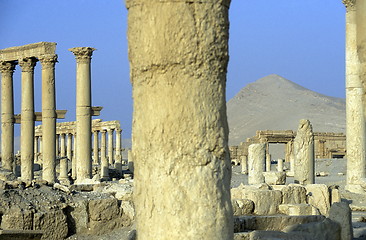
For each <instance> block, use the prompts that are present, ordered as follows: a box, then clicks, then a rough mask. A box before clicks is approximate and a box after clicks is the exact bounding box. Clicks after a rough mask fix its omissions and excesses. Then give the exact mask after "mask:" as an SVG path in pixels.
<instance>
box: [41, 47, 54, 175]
mask: <svg viewBox="0 0 366 240" xmlns="http://www.w3.org/2000/svg"><path fill="white" fill-rule="evenodd" d="M39 60H40V62H41V64H42V136H43V140H44V143H43V180H46V181H47V182H55V180H56V154H57V153H56V151H57V149H56V145H55V144H56V94H55V63H56V62H57V55H55V54H50V55H44V56H42V57H40V58H39Z"/></svg>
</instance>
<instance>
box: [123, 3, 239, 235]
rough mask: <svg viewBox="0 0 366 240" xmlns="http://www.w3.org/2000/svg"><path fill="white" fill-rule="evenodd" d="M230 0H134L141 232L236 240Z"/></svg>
mask: <svg viewBox="0 0 366 240" xmlns="http://www.w3.org/2000/svg"><path fill="white" fill-rule="evenodd" d="M229 3H230V1H229V0H219V1H217V0H208V1H196V0H193V1H189V2H186V1H175V0H166V1H157V0H127V1H126V5H127V8H128V42H129V60H130V66H131V72H130V76H131V82H132V86H133V98H134V115H133V133H132V136H133V137H132V151H133V152H132V154H133V159H134V164H135V171H134V174H135V192H134V196H135V205H136V225H137V235H138V239H140V240H144V239H155V240H159V239H169V240H171V239H183V238H184V239H212V240H215V239H217V240H218V239H220V240H222V239H233V221H232V215H233V213H232V208H231V200H230V176H231V165H230V159H229V149H228V146H227V142H228V125H227V120H226V101H225V82H226V71H227V61H228V49H227V47H228V8H229Z"/></svg>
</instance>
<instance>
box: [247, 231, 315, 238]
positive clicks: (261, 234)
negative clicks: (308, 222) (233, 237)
mask: <svg viewBox="0 0 366 240" xmlns="http://www.w3.org/2000/svg"><path fill="white" fill-rule="evenodd" d="M248 239H249V240H279V239H281V240H314V239H313V238H312V235H311V234H310V233H298V232H290V233H285V232H280V231H253V232H251V233H250V234H249V238H248Z"/></svg>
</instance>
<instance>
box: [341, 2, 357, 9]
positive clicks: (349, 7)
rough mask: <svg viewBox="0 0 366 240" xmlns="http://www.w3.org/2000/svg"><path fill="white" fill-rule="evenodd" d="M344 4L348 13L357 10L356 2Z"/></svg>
mask: <svg viewBox="0 0 366 240" xmlns="http://www.w3.org/2000/svg"><path fill="white" fill-rule="evenodd" d="M342 3H343V4H344V6H345V7H346V9H347V11H354V10H356V0H342Z"/></svg>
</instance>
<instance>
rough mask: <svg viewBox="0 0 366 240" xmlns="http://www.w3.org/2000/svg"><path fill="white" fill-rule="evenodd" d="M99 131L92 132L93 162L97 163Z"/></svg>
mask: <svg viewBox="0 0 366 240" xmlns="http://www.w3.org/2000/svg"><path fill="white" fill-rule="evenodd" d="M98 135H99V132H98V131H94V132H93V162H94V164H99V139H98V137H99V136H98Z"/></svg>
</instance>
